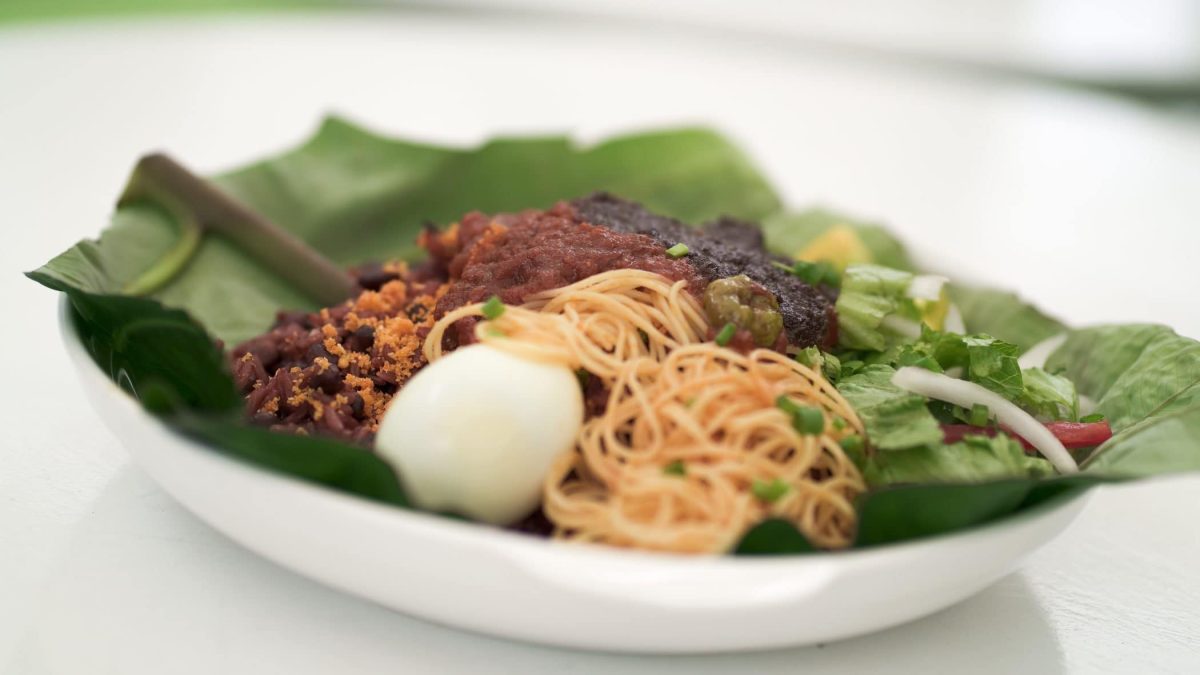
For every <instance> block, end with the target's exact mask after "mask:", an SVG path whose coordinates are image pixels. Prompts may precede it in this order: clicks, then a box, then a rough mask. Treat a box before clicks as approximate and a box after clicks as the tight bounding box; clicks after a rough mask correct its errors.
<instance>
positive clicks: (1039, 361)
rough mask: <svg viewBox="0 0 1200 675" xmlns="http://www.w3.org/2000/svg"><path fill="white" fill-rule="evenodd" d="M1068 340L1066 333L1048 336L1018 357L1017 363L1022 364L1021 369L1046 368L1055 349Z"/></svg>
mask: <svg viewBox="0 0 1200 675" xmlns="http://www.w3.org/2000/svg"><path fill="white" fill-rule="evenodd" d="M1066 341H1067V334H1066V333H1059V334H1058V335H1055V336H1053V337H1048V338H1046V339H1045V340H1042V341H1041V342H1039V343H1037V344H1036V345H1034V346H1032V347H1030V348H1029V349H1028V350H1026V351H1025V353H1024V354H1022V355H1021V358H1019V359H1017V363H1018V364H1019V365H1020V366H1021V370H1025V369H1026V368H1044V367H1045V366H1046V359H1048V358H1050V355H1051V354H1053V353H1054V350H1056V349H1058V348H1059V347H1061V346H1062V343H1064V342H1066Z"/></svg>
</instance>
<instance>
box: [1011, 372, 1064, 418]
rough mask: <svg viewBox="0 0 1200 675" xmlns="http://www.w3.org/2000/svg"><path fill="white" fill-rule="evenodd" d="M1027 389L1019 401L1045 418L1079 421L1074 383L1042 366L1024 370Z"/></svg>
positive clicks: (1024, 406)
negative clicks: (1047, 370)
mask: <svg viewBox="0 0 1200 675" xmlns="http://www.w3.org/2000/svg"><path fill="white" fill-rule="evenodd" d="M1021 380H1022V381H1023V382H1024V383H1025V391H1024V392H1023V393H1022V394H1021V397H1020V399H1019V400H1017V403H1018V404H1019V405H1020V406H1021V407H1022V408H1024V409H1025V410H1028V411H1029V412H1030V413H1031V414H1033V415H1034V416H1035V417H1038V418H1040V419H1043V420H1070V421H1072V422H1076V421H1078V420H1079V392H1077V391H1076V390H1075V383H1074V382H1071V381H1070V380H1068V379H1067V378H1065V377H1063V376H1061V375H1053V374H1051V373H1048V372H1046V371H1045V370H1043V369H1041V368H1026V369H1025V370H1022V371H1021Z"/></svg>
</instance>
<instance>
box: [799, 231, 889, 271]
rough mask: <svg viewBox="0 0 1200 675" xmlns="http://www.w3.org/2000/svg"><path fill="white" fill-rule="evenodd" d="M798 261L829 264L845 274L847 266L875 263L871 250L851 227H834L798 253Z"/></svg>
mask: <svg viewBox="0 0 1200 675" xmlns="http://www.w3.org/2000/svg"><path fill="white" fill-rule="evenodd" d="M796 259H797V260H805V261H808V262H821V261H824V262H827V263H829V264H831V265H833V266H834V267H836V268H837V270H838V272H839V273H841V272H844V271H845V270H846V266H847V265H853V264H855V263H871V262H875V260H874V257H873V256H872V255H871V251H870V249H868V248H867V246H866V244H863V242H862V239H859V237H858V233H857V232H855V231H854V228H852V227H850V226H849V225H834V226H833V227H831V228H829V229H828V230H826V231H825V232H824V233H823V234H821V236H819V237H817V238H816V239H813V240H812V241H810V242H808V244H807V245H806V246H805V247H804V248H802V249H800V251H799V252H797V253H796Z"/></svg>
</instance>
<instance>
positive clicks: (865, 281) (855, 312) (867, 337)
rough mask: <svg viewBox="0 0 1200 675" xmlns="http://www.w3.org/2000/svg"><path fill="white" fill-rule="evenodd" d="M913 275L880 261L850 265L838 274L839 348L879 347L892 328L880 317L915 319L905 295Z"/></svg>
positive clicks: (878, 348)
mask: <svg viewBox="0 0 1200 675" xmlns="http://www.w3.org/2000/svg"><path fill="white" fill-rule="evenodd" d="M912 280H913V275H912V274H910V273H908V272H904V271H901V270H895V269H891V268H890V267H882V266H880V265H851V266H849V267H847V268H846V272H845V274H844V275H843V276H842V292H841V293H840V294H839V295H838V300H837V305H836V310H837V317H838V342H839V344H840V346H841V347H842V348H843V349H867V350H875V351H883V350H885V349H887V348H888V345H889V343H891V342H894V340H892V339H890V338H891V337H894V334H895V332H896V331H889V330H888V329H887V327H886V326H885V325H884V319H886V318H888V317H890V316H901V318H909V319H915V318H916V317H915V315H916V310H915V307H914V306H913V303H912V300H911V299H910V298H908V297H907V295H906V294H907V292H908V287H909V284H911V283H912Z"/></svg>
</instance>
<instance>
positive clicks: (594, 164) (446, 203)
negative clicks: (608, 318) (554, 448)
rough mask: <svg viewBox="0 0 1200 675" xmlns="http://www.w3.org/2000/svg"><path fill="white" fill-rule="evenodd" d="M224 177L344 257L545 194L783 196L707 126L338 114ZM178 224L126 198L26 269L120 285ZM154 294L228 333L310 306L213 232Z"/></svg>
mask: <svg viewBox="0 0 1200 675" xmlns="http://www.w3.org/2000/svg"><path fill="white" fill-rule="evenodd" d="M215 180H216V182H217V184H218V185H220V187H222V188H224V189H225V190H226V191H227V192H229V193H230V194H232V195H233V196H235V197H237V198H239V199H240V200H242V201H243V202H245V203H246V204H247V205H249V206H250V207H252V208H253V209H255V210H257V211H259V212H261V213H263V214H264V215H266V216H267V217H268V218H270V219H272V220H274V221H275V222H276V223H278V224H279V225H281V226H282V227H284V228H285V229H288V230H290V231H291V232H293V233H295V234H296V235H298V236H299V237H300V238H302V239H303V240H305V241H306V242H308V243H309V244H311V245H312V246H313V247H315V248H316V249H318V250H320V251H321V252H322V253H324V254H325V255H326V256H329V257H330V258H332V259H333V260H334V261H336V262H338V263H341V264H346V265H350V264H356V263H361V262H365V261H368V260H380V259H395V258H399V259H412V258H414V257H416V256H418V255H419V251H418V249H417V247H416V245H415V243H414V240H415V238H416V235H417V233H418V232H419V231H420V229H421V228H422V227H423V225H424V224H425V223H426V222H434V223H438V224H445V223H449V222H452V221H454V220H456V219H458V218H459V217H460V216H462V215H463V214H464V213H466V212H468V211H471V210H481V211H488V212H495V211H515V210H521V209H526V208H535V207H545V206H549V205H551V204H552V203H554V202H555V201H557V200H560V199H569V198H572V197H578V196H582V195H586V194H588V193H590V192H593V191H595V190H610V191H612V192H615V193H617V194H620V195H622V196H624V197H627V198H630V199H634V200H637V201H641V202H644V203H645V204H646V205H647V206H648V207H649V208H651V209H653V210H656V211H659V212H661V213H665V214H667V215H671V216H675V217H677V218H679V219H681V220H683V221H685V222H699V221H702V220H707V219H711V218H715V217H717V216H720V215H725V214H727V215H732V216H737V217H740V218H746V219H751V220H755V219H759V218H762V217H763V216H766V215H767V214H769V213H771V212H774V211H776V210H777V209H778V208H779V201H778V198H777V197H776V196H775V193H774V192H773V191H772V190H771V188H770V186H769V185H768V184H767V182H766V181H765V180H764V179H763V178H762V176H761V175H760V174H759V173H758V172H757V171H755V169H754V168H753V167H752V166H751V165H750V164H749V162H748V161H747V160H746V158H745V156H744V155H742V153H741V152H740V151H739V150H738V149H737V148H736V147H734V146H733V145H732V144H730V143H729V142H728V141H727V140H726V139H725V138H723V137H722V136H720V135H718V134H716V133H714V132H712V131H708V130H704V129H681V130H673V131H660V132H651V133H643V134H634V135H629V136H623V137H619V138H615V139H612V140H609V141H606V142H604V143H601V144H599V145H596V146H594V147H590V148H579V147H576V146H574V145H573V144H572V143H571V142H570V141H569V140H568V139H567V138H564V137H550V138H535V139H519V140H517V139H500V140H495V141H492V142H490V143H487V144H485V145H483V146H482V147H480V148H477V149H472V150H459V149H454V148H444V147H437V146H432V145H424V144H418V143H411V142H407V141H396V140H391V139H387V138H383V137H380V136H377V135H375V134H372V133H369V132H367V131H365V130H363V129H360V128H358V127H355V126H353V125H351V124H350V123H348V122H345V121H343V120H339V119H336V118H331V119H329V120H327V121H326V122H325V123H324V125H322V127H321V129H320V130H319V131H318V132H317V134H316V136H314V137H313V138H312V139H311V140H310V141H308V142H307V143H305V144H304V145H303V146H301V147H300V148H298V149H296V150H293V151H291V152H288V153H285V154H283V155H282V156H279V157H276V158H273V159H268V160H266V161H264V162H261V163H258V164H255V165H253V166H250V167H247V168H245V169H241V170H237V171H234V172H231V173H228V174H225V175H223V176H219V177H217V178H216V179H215ZM176 237H177V232H176V226H175V225H174V223H172V222H171V219H170V218H169V217H168V215H167V214H166V213H165V212H164V211H162V210H160V209H158V208H155V207H152V206H147V205H130V206H125V207H122V208H119V209H118V210H117V211H116V213H115V214H114V215H113V218H112V222H111V224H110V227H109V228H108V229H107V230H106V231H105V232H104V234H103V235H102V236H101V238H100V240H99V241H84V242H80V243H79V244H78V245H76V246H75V247H74V248H72V249H70V250H68V251H66V252H65V253H63V254H61V255H59V256H58V257H57V258H55V259H54V260H52V261H50V262H49V263H47V264H46V265H45V266H43V267H42V268H41V269H39V270H37V271H35V272H33V273H32V274H31V275H30V276H31V277H33V278H34V279H35V280H37V281H39V282H41V283H43V284H45V285H47V286H49V287H51V288H54V289H56V290H66V289H68V288H74V289H77V290H82V291H88V292H90V293H97V294H111V293H116V292H118V290H119V289H121V288H122V287H123V286H124V285H125V284H126V283H128V282H129V281H130V280H132V279H134V278H135V277H137V276H138V275H139V274H140V273H141V272H142V271H143V270H145V269H147V268H148V267H150V266H151V264H152V263H153V262H155V261H156V260H157V259H158V258H159V257H161V256H162V255H163V254H164V253H165V252H166V251H167V250H168V249H169V248H170V247H171V245H172V243H173V242H174V241H175V239H176ZM153 297H154V298H155V299H158V300H161V301H162V302H163V303H165V304H167V305H169V306H172V307H178V308H182V309H186V310H187V311H188V312H190V313H191V314H192V316H194V317H196V318H197V319H198V320H199V321H200V322H201V323H202V324H203V325H204V326H206V327H207V328H208V330H209V331H211V332H212V333H213V334H214V335H216V336H217V337H218V338H220V339H222V340H224V341H225V342H227V343H230V344H233V343H237V342H240V341H242V340H245V339H247V338H250V337H253V336H254V335H257V334H258V333H261V332H262V331H263V330H265V329H266V328H267V327H268V326H269V325H270V324H271V321H272V320H273V318H274V315H275V312H276V311H277V310H279V309H281V308H290V309H313V307H312V305H311V302H310V301H309V300H308V299H307V298H305V297H304V296H303V295H301V294H300V293H299V292H298V291H297V290H296V289H294V288H291V287H289V286H288V285H287V284H286V283H285V282H283V281H282V280H281V279H279V278H278V277H276V276H275V275H274V274H272V273H271V272H270V271H268V270H266V269H265V268H263V267H262V266H261V265H259V264H257V263H256V262H255V261H254V260H252V259H250V258H249V257H247V256H246V255H245V254H243V253H242V252H241V251H240V250H238V249H237V248H235V247H234V246H233V245H231V244H230V243H229V242H228V241H226V240H225V239H223V238H221V237H220V236H214V235H209V236H206V237H205V239H204V241H203V243H202V244H201V246H200V249H199V251H198V252H197V254H196V255H195V257H194V258H193V259H192V261H191V263H190V264H189V265H188V267H187V268H186V269H185V270H184V271H183V272H182V274H180V275H179V276H178V277H177V278H175V279H174V280H173V281H172V282H171V283H170V284H168V285H167V286H166V287H164V288H162V289H161V290H159V291H158V292H156V293H155V294H154V295H153ZM231 299H233V300H231Z"/></svg>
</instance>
